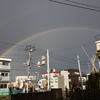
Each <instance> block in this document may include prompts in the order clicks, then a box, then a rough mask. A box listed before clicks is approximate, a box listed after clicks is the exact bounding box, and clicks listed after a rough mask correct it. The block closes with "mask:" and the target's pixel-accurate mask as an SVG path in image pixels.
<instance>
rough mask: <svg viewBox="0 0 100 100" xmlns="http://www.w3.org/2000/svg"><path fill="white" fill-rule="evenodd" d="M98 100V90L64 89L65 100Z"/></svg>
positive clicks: (99, 98)
mask: <svg viewBox="0 0 100 100" xmlns="http://www.w3.org/2000/svg"><path fill="white" fill-rule="evenodd" d="M68 99H69V100H100V91H86V90H83V91H81V90H76V91H66V100H68Z"/></svg>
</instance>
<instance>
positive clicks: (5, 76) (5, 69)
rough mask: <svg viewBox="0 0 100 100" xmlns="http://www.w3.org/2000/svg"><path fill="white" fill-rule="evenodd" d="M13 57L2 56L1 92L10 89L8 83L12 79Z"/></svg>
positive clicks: (0, 62) (0, 59)
mask: <svg viewBox="0 0 100 100" xmlns="http://www.w3.org/2000/svg"><path fill="white" fill-rule="evenodd" d="M10 62H11V59H8V58H0V93H1V92H2V90H5V91H6V90H8V87H7V84H8V83H9V81H10V69H11V65H10Z"/></svg>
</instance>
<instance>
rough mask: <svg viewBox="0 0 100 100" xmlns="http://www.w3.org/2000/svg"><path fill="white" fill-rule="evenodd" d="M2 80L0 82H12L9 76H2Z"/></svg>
mask: <svg viewBox="0 0 100 100" xmlns="http://www.w3.org/2000/svg"><path fill="white" fill-rule="evenodd" d="M0 78H1V80H0V81H1V82H2V81H10V77H9V76H1V77H0Z"/></svg>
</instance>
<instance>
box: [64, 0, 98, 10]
mask: <svg viewBox="0 0 100 100" xmlns="http://www.w3.org/2000/svg"><path fill="white" fill-rule="evenodd" d="M65 1H67V2H71V3H75V4H79V5H83V6H88V7H92V8H97V9H100V7H96V6H93V5H88V4H84V3H80V2H76V1H72V0H65Z"/></svg>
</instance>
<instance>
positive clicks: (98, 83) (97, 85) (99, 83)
mask: <svg viewBox="0 0 100 100" xmlns="http://www.w3.org/2000/svg"><path fill="white" fill-rule="evenodd" d="M86 89H87V90H90V91H98V90H100V72H92V73H91V74H90V75H89V76H88V80H87V81H86Z"/></svg>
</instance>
